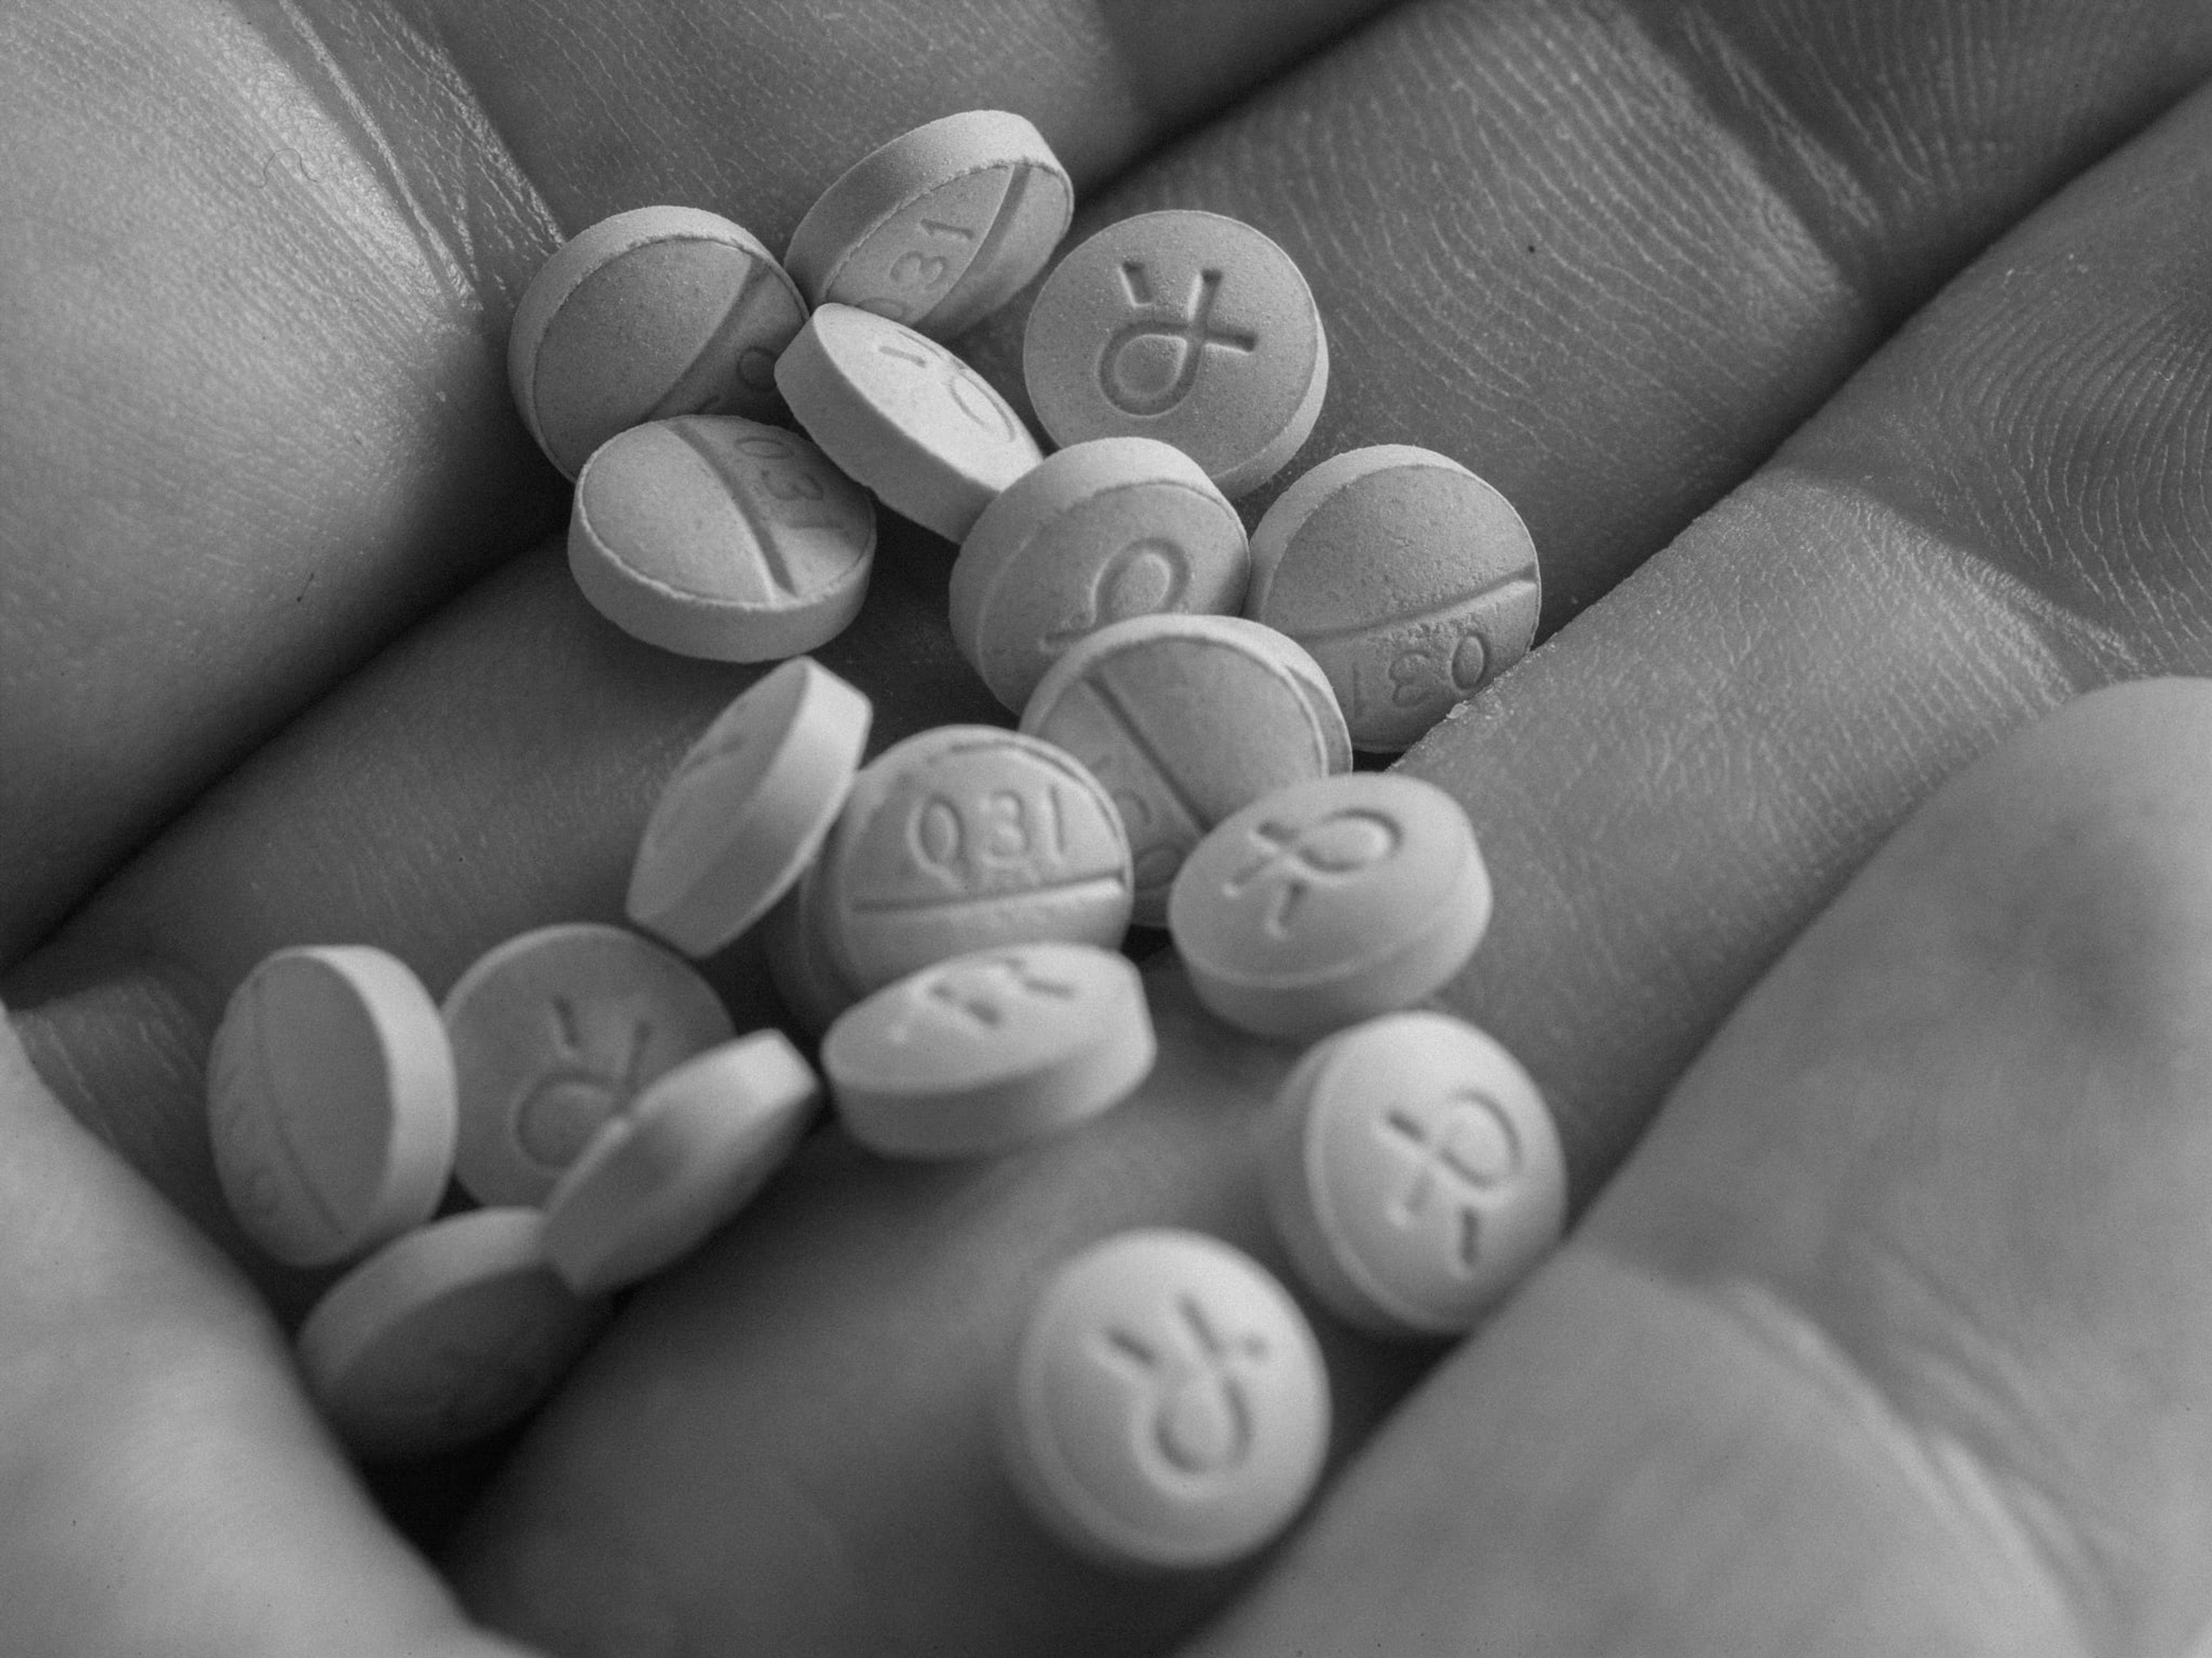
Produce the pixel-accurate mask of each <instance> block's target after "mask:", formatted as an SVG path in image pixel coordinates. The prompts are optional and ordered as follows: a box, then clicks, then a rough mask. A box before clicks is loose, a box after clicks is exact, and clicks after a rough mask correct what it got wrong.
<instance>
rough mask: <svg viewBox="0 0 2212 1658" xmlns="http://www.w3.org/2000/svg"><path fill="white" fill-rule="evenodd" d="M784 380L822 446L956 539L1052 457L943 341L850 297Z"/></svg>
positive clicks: (816, 327)
mask: <svg viewBox="0 0 2212 1658" xmlns="http://www.w3.org/2000/svg"><path fill="white" fill-rule="evenodd" d="M775 383H776V385H777V386H779V387H781V389H782V392H783V396H784V400H785V401H786V402H787V403H788V404H790V405H791V412H792V413H793V414H794V415H796V416H799V424H800V425H801V426H804V427H805V428H806V434H807V435H808V436H809V437H811V438H812V439H813V440H814V441H815V442H817V444H819V445H821V446H822V452H823V453H824V454H826V455H828V456H829V459H831V460H833V461H835V462H836V463H837V465H839V466H841V467H842V468H844V470H845V471H847V472H848V473H849V474H851V475H852V476H853V477H855V478H858V479H859V480H860V482H861V483H865V484H866V485H867V487H868V488H869V489H872V490H874V491H875V492H876V494H877V495H878V496H880V497H881V498H882V500H883V501H884V505H885V506H887V507H890V508H891V510H892V511H894V512H897V513H904V514H905V515H906V516H907V517H908V518H910V519H913V520H914V521H915V523H917V524H919V525H922V526H923V527H924V528H926V529H930V530H934V531H937V533H938V534H939V535H941V536H943V537H945V539H946V540H948V541H957V540H959V539H960V538H961V537H963V536H965V535H966V534H967V533H968V531H969V530H970V529H972V528H974V527H975V519H976V516H977V515H978V514H979V513H981V512H982V510H983V508H984V507H986V506H987V505H988V504H989V502H990V500H991V497H992V496H994V495H997V494H998V493H999V492H1000V490H1001V489H1005V488H1006V486H1007V485H1008V484H1010V483H1012V482H1013V481H1014V480H1015V479H1016V478H1018V477H1021V476H1022V474H1023V473H1024V472H1026V471H1029V470H1030V467H1032V466H1034V465H1036V464H1037V462H1038V461H1039V460H1040V459H1042V455H1041V454H1040V453H1039V452H1038V449H1037V446H1036V439H1035V438H1033V437H1031V436H1030V432H1029V428H1027V427H1026V426H1024V425H1023V424H1022V420H1021V416H1018V415H1017V414H1016V413H1015V412H1014V411H1013V410H1012V409H1010V408H1008V407H1007V406H1006V399H1005V398H1001V397H1000V395H999V394H998V393H997V392H994V390H992V389H991V386H990V383H989V382H988V381H987V380H984V379H983V377H982V376H981V375H980V374H977V373H976V372H975V370H974V369H972V368H970V367H969V366H968V365H967V364H966V363H964V362H963V361H961V360H960V359H959V358H958V357H956V356H955V355H952V353H951V352H950V351H948V350H946V349H945V347H943V346H941V345H939V344H938V343H937V342H936V341H934V340H932V339H928V338H926V337H923V336H922V335H920V334H917V333H915V331H914V330H912V329H911V328H908V327H907V326H905V325H903V324H901V323H895V322H892V321H890V319H887V318H884V317H878V316H876V315H874V314H873V313H870V312H866V311H859V310H855V309H854V307H851V306H849V305H825V306H823V307H822V308H821V309H820V310H818V311H817V312H816V313H814V314H813V315H812V316H811V317H810V318H809V319H807V323H806V326H805V328H803V329H801V330H800V331H799V334H798V336H797V337H795V338H794V339H793V341H792V343H791V344H790V346H789V347H788V348H787V349H786V350H785V352H784V354H783V355H782V356H781V357H779V358H777V359H776V365H775Z"/></svg>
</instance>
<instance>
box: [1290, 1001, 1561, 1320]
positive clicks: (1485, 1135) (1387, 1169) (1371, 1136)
mask: <svg viewBox="0 0 2212 1658" xmlns="http://www.w3.org/2000/svg"><path fill="white" fill-rule="evenodd" d="M1262 1138H1263V1145H1264V1148H1265V1149H1264V1151H1263V1152H1262V1155H1261V1165H1262V1168H1263V1169H1264V1170H1265V1176H1264V1190H1265V1192H1266V1194H1267V1213H1268V1217H1269V1218H1270V1219H1271V1220H1272V1221H1273V1223H1274V1228H1275V1235H1276V1236H1277V1237H1279V1239H1281V1241H1282V1243H1283V1247H1284V1248H1285V1250H1286V1251H1287V1252H1288V1253H1289V1254H1290V1256H1291V1260H1292V1261H1293V1262H1294V1263H1295V1264H1296V1266H1297V1272H1298V1275H1299V1277H1300V1278H1302V1279H1304V1282H1305V1284H1306V1285H1307V1287H1308V1288H1310V1290H1312V1291H1313V1292H1314V1293H1315V1295H1316V1296H1317V1297H1319V1298H1320V1299H1321V1300H1322V1302H1323V1303H1325V1304H1326V1305H1327V1306H1328V1309H1330V1310H1331V1311H1332V1312H1334V1313H1335V1314H1336V1315H1337V1316H1338V1317H1340V1318H1341V1319H1343V1320H1344V1321H1346V1323H1348V1324H1350V1325H1352V1326H1353V1327H1355V1328H1358V1329H1361V1330H1364V1331H1365V1332H1367V1333H1369V1334H1370V1335H1378V1336H1383V1337H1395V1338H1405V1337H1417V1336H1451V1335H1460V1334H1464V1333H1466V1332H1468V1331H1469V1330H1471V1329H1473V1328H1474V1327H1475V1325H1476V1324H1477V1323H1478V1322H1479V1321H1480V1320H1481V1318H1482V1316H1483V1315H1485V1314H1486V1312H1488V1311H1489V1310H1490V1309H1492V1307H1493V1306H1495V1305H1496V1304H1497V1303H1498V1301H1499V1300H1500V1299H1501V1298H1502V1297H1504V1295H1505V1294H1506V1293H1507V1292H1508V1291H1510V1290H1511V1289H1512V1288H1513V1287H1514V1285H1516V1284H1518V1283H1519V1282H1520V1281H1521V1280H1522V1278H1524V1277H1526V1276H1527V1274H1528V1272H1529V1271H1530V1270H1531V1269H1532V1268H1533V1267H1534V1266H1535V1265H1536V1263H1537V1262H1538V1261H1539V1260H1541V1259H1542V1257H1543V1255H1544V1254H1545V1252H1546V1251H1547V1250H1548V1249H1550V1248H1551V1247H1552V1246H1553V1244H1554V1243H1556V1242H1558V1241H1559V1232H1560V1229H1561V1228H1562V1227H1563V1226H1564V1225H1565V1221H1566V1200H1567V1198H1566V1164H1565V1158H1564V1157H1563V1156H1562V1154H1561V1151H1560V1147H1559V1132H1558V1130H1557V1129H1556V1128H1555V1127H1553V1121H1552V1114H1551V1113H1550V1111H1548V1110H1547V1108H1545V1105H1544V1100H1543V1096H1542V1095H1541V1094H1540V1093H1539V1092H1538V1091H1537V1089H1536V1084H1534V1081H1532V1080H1531V1079H1530V1078H1529V1076H1528V1072H1525V1071H1523V1070H1522V1068H1521V1066H1519V1065H1518V1064H1517V1063H1516V1061H1515V1060H1514V1058H1513V1056H1512V1055H1511V1054H1509V1053H1507V1052H1506V1051H1505V1049H1504V1048H1503V1047H1502V1046H1500V1045H1499V1043H1498V1042H1497V1041H1496V1040H1495V1039H1493V1038H1492V1037H1491V1036H1489V1035H1486V1034H1485V1033H1484V1032H1482V1031H1480V1030H1479V1029H1475V1027H1474V1026H1473V1025H1470V1024H1468V1023H1466V1022H1464V1021H1463V1020H1460V1019H1455V1018H1453V1017H1450V1016H1449V1014H1444V1013H1436V1012H1431V1011H1425V1010H1418V1009H1417V1010H1413V1011H1407V1012H1403V1013H1389V1014H1384V1015H1383V1016H1382V1017H1379V1018H1375V1019H1370V1020H1368V1021H1366V1022H1365V1023H1361V1024H1357V1025H1353V1026H1352V1027H1351V1028H1350V1029H1346V1030H1340V1031H1338V1032H1337V1033H1336V1034H1335V1035H1333V1036H1328V1037H1325V1038H1323V1039H1322V1041H1321V1042H1317V1043H1316V1044H1315V1045H1314V1047H1313V1048H1312V1049H1311V1050H1310V1051H1309V1052H1308V1053H1307V1054H1306V1055H1305V1056H1304V1058H1303V1059H1301V1060H1299V1061H1298V1063H1297V1067H1296V1068H1295V1069H1294V1070H1292V1072H1291V1074H1290V1076H1289V1077H1288V1078H1285V1081H1284V1084H1283V1086H1282V1088H1281V1090H1279V1093H1278V1094H1277V1096H1276V1098H1275V1102H1274V1105H1273V1108H1272V1110H1271V1112H1270V1114H1269V1117H1268V1120H1267V1127H1266V1129H1265V1131H1264V1133H1263V1137H1262Z"/></svg>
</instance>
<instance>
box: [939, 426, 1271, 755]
mask: <svg viewBox="0 0 2212 1658" xmlns="http://www.w3.org/2000/svg"><path fill="white" fill-rule="evenodd" d="M1250 574H1251V556H1250V550H1249V547H1248V546H1247V544H1246V541H1245V537H1244V523H1243V519H1240V518H1238V517H1237V509H1236V508H1235V507H1231V505H1230V504H1229V501H1228V497H1226V496H1225V495H1223V494H1222V493H1221V491H1220V490H1218V489H1215V488H1214V487H1213V483H1212V480H1211V479H1209V478H1208V477H1206V474H1205V473H1204V472H1203V471H1200V469H1199V465H1198V463H1197V462H1196V461H1194V460H1193V459H1191V458H1190V457H1189V456H1188V455H1186V454H1184V453H1183V452H1182V450H1180V449H1177V448H1175V447H1174V446H1171V445H1169V444H1165V443H1161V442H1158V441H1157V440H1154V439H1152V438H1097V439H1094V440H1091V442H1089V443H1078V444H1074V445H1072V446H1069V447H1067V448H1066V449H1062V450H1060V452H1058V453H1056V454H1052V455H1048V456H1047V457H1045V459H1044V460H1043V461H1042V463H1041V464H1040V465H1037V466H1036V467H1035V468H1034V469H1033V470H1031V471H1029V472H1027V473H1025V474H1024V476H1023V477H1019V478H1018V479H1016V480H1015V481H1014V483H1012V484H1011V485H1009V486H1008V487H1007V489H1006V493H1005V494H1003V495H1000V497H999V498H998V499H997V500H995V501H993V502H992V503H991V504H990V505H989V506H988V507H985V508H984V509H983V515H982V516H981V518H979V519H976V520H975V528H974V529H972V530H970V531H969V532H968V538H967V540H965V541H964V542H963V543H962V544H961V545H960V556H959V557H958V558H957V560H956V561H954V562H953V566H952V586H951V602H952V638H953V642H954V643H955V644H957V646H958V647H960V653H961V654H962V655H963V656H964V657H966V658H967V659H968V660H969V664H970V665H973V666H974V667H975V671H977V672H978V673H980V674H981V675H982V676H983V683H985V684H987V685H988V686H989V687H990V688H991V692H992V695H994V696H996V697H997V698H998V699H999V700H1000V701H1001V702H1003V703H1005V704H1006V706H1007V707H1008V708H1012V710H1014V712H1015V713H1017V714H1018V713H1020V712H1021V709H1022V705H1023V704H1024V703H1025V702H1027V701H1029V698H1030V692H1032V691H1034V690H1035V689H1036V684H1037V681H1038V680H1040V679H1042V678H1043V677H1044V675H1045V671H1046V670H1047V669H1048V668H1050V667H1051V666H1052V665H1053V664H1054V662H1056V661H1058V660H1059V659H1060V655H1061V653H1064V652H1065V651H1066V649H1067V647H1069V646H1071V645H1073V644H1074V643H1075V642H1076V641H1078V640H1079V639H1082V638H1084V637H1085V635H1089V634H1092V633H1095V632H1097V630H1098V629H1101V628H1103V627H1104V626H1106V625H1107V624H1108V623H1114V622H1123V621H1127V620H1128V619H1129V618H1130V617H1132V616H1151V615H1155V614H1159V613H1164V612H1169V611H1175V612H1199V613H1223V614H1233V613H1234V612H1235V611H1236V610H1237V609H1238V607H1239V606H1241V605H1242V604H1243V602H1244V591H1245V585H1246V583H1247V581H1248V580H1249V577H1250Z"/></svg>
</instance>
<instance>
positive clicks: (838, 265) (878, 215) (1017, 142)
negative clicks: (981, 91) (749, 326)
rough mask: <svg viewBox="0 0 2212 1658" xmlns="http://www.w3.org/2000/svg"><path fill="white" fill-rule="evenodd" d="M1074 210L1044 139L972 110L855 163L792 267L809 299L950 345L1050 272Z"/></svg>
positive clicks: (1071, 193)
mask: <svg viewBox="0 0 2212 1658" xmlns="http://www.w3.org/2000/svg"><path fill="white" fill-rule="evenodd" d="M1074 207H1075V187H1074V185H1072V184H1071V183H1069V181H1068V177H1067V170H1066V168H1065V167H1061V166H1060V161H1059V158H1058V157H1057V156H1055V155H1054V154H1053V153H1052V147H1051V146H1050V145H1048V143H1045V141H1044V135H1043V134H1042V133H1041V132H1039V131H1037V130H1036V128H1035V127H1034V126H1032V125H1030V123H1029V122H1027V121H1025V120H1024V119H1023V118H1021V117H1020V116H1018V115H1013V114H1009V113H1008V112H1006V111H1005V110H998V109H971V110H966V111H963V112H961V113H959V114H957V115H947V116H945V117H944V118H942V119H940V120H935V121H932V122H930V123H928V124H927V125H924V126H919V127H916V128H915V130H914V131H911V132H908V133H906V134H904V135H902V137H896V138H894V139H892V140H891V142H890V143H887V144H885V145H884V146H883V148H882V149H878V150H876V151H874V152H872V154H870V155H866V156H863V157H862V158H861V159H860V161H855V162H854V164H853V165H852V166H851V167H849V168H848V169H847V170H846V172H845V173H844V174H843V176H842V177H841V178H840V179H838V180H837V181H836V183H835V184H833V185H830V186H829V189H827V190H825V191H823V192H822V195H821V197H820V199H819V200H817V202H816V203H814V205H813V206H812V207H811V208H809V209H808V210H807V211H806V216H805V218H803V219H801V220H800V221H799V228H798V229H796V230H794V231H793V232H792V235H791V246H789V247H788V248H787V249H786V250H785V255H784V264H785V266H786V268H787V269H788V270H790V272H791V275H792V279H793V281H794V282H797V283H798V284H799V289H800V291H801V292H803V293H804V294H805V295H806V298H807V301H809V303H811V304H814V305H822V304H825V303H829V304H836V305H850V306H857V307H860V309H861V310H863V311H872V312H874V313H876V314H877V315H878V316H879V317H889V318H890V319H891V320H892V321H894V322H902V323H904V324H906V325H908V327H910V328H915V329H918V330H920V331H921V332H923V333H925V334H927V335H929V336H931V337H933V338H936V339H940V340H942V339H951V337H953V336H954V335H956V334H958V333H960V332H961V331H963V330H965V329H967V328H968V327H969V326H971V325H973V324H975V323H976V322H978V321H980V320H981V319H983V318H984V317H987V316H988V315H989V314H990V313H992V312H994V311H996V310H997V309H998V308H999V307H1000V306H1002V305H1004V304H1005V303H1006V301H1008V300H1010V299H1012V297H1013V295H1015V293H1016V292H1017V291H1018V290H1019V289H1020V288H1021V287H1022V285H1023V284H1024V283H1025V282H1028V281H1029V280H1030V277H1032V276H1036V273H1037V272H1038V271H1040V270H1043V269H1044V266H1045V261H1046V260H1048V259H1049V258H1051V257H1052V250H1053V249H1054V247H1056V246H1059V244H1060V238H1061V237H1062V236H1064V235H1066V234H1067V221H1068V216H1069V215H1070V214H1071V213H1073V210H1074Z"/></svg>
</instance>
